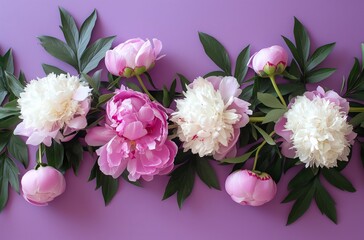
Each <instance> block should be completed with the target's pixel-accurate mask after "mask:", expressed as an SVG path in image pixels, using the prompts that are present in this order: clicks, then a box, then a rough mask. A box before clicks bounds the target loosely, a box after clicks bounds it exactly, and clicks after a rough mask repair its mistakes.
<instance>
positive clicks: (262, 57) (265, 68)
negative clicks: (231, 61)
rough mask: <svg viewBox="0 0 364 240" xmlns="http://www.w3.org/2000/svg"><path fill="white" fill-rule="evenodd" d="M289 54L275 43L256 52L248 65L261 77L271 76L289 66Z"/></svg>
mask: <svg viewBox="0 0 364 240" xmlns="http://www.w3.org/2000/svg"><path fill="white" fill-rule="evenodd" d="M287 62H288V55H287V52H286V50H284V48H282V47H281V46H278V45H274V46H272V47H270V48H263V49H262V50H260V51H259V52H256V53H254V55H253V56H251V58H250V59H249V62H248V66H249V67H250V68H253V69H254V71H255V72H256V73H257V74H258V75H259V76H261V77H270V76H274V75H277V74H281V73H283V71H284V69H286V67H287Z"/></svg>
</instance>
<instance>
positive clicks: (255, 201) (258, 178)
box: [225, 170, 277, 206]
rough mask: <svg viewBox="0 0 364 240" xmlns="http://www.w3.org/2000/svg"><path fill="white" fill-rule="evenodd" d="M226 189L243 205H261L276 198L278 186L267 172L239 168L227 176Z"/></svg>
mask: <svg viewBox="0 0 364 240" xmlns="http://www.w3.org/2000/svg"><path fill="white" fill-rule="evenodd" d="M225 190H226V192H227V193H228V194H229V195H230V196H231V198H232V199H233V200H234V201H235V202H237V203H239V204H241V205H250V206H260V205H263V204H265V203H267V202H269V201H271V200H272V199H273V198H274V196H275V195H276V192H277V186H276V183H275V182H274V181H273V179H272V178H271V176H269V175H268V174H267V173H261V174H257V173H254V172H252V171H250V170H238V171H235V172H233V173H232V174H230V175H229V176H228V177H227V179H226V182H225Z"/></svg>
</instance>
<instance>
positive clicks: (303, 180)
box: [288, 168, 315, 190]
mask: <svg viewBox="0 0 364 240" xmlns="http://www.w3.org/2000/svg"><path fill="white" fill-rule="evenodd" d="M314 177H315V175H314V174H313V171H312V170H311V168H303V169H302V170H301V171H300V172H299V173H298V174H297V175H296V176H295V177H294V178H292V180H291V181H290V182H289V183H288V189H290V190H291V189H296V188H301V187H303V186H305V185H307V184H308V183H309V182H310V181H311V180H312V179H313V178H314Z"/></svg>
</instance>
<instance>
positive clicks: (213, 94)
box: [171, 77, 252, 160]
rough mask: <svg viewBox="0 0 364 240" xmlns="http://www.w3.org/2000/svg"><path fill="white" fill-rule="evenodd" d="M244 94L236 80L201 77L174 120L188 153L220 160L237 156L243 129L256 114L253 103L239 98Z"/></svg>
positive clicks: (186, 96)
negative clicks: (237, 144)
mask: <svg viewBox="0 0 364 240" xmlns="http://www.w3.org/2000/svg"><path fill="white" fill-rule="evenodd" d="M240 93H241V89H240V86H239V83H238V82H237V80H236V79H235V78H234V77H208V78H206V79H205V78H202V77H199V78H197V79H195V80H194V81H193V83H191V84H190V85H189V86H187V91H186V92H185V93H184V95H185V98H183V99H178V100H176V103H177V110H176V112H174V113H173V114H172V118H171V121H173V122H175V123H176V124H177V125H178V130H177V135H178V137H179V139H180V140H181V141H182V142H183V147H184V149H185V150H186V151H187V150H189V149H190V150H191V151H192V153H194V154H197V153H198V154H199V156H200V157H203V156H209V155H213V157H214V159H216V160H221V159H223V158H225V157H234V156H235V155H236V150H237V149H236V142H237V141H238V139H239V135H240V128H242V127H244V126H245V125H246V124H247V123H248V122H249V116H248V115H249V114H252V111H251V110H249V106H250V103H248V102H246V101H244V100H241V99H239V98H238V97H239V95H240Z"/></svg>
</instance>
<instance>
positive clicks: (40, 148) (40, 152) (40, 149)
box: [37, 144, 42, 165]
mask: <svg viewBox="0 0 364 240" xmlns="http://www.w3.org/2000/svg"><path fill="white" fill-rule="evenodd" d="M37 162H38V164H39V165H41V164H42V144H40V145H39V148H38V159H37Z"/></svg>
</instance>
